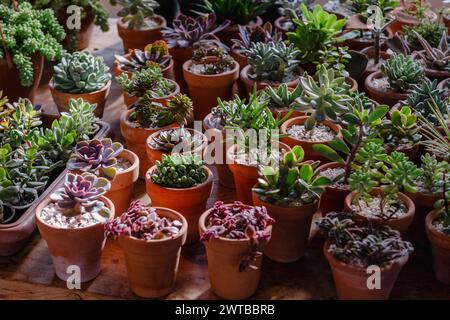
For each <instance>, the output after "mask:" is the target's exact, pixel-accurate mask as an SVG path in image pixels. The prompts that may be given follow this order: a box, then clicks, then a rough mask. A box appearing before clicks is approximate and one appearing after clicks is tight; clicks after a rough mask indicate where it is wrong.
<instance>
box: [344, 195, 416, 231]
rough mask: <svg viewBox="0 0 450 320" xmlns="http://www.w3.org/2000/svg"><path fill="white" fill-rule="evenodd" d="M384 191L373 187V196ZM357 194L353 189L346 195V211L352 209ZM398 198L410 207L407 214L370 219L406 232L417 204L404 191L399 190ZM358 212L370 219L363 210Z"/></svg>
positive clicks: (362, 216)
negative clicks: (386, 218) (398, 216)
mask: <svg viewBox="0 0 450 320" xmlns="http://www.w3.org/2000/svg"><path fill="white" fill-rule="evenodd" d="M382 193H383V191H382V189H381V188H378V187H375V188H373V191H372V192H371V193H370V194H371V195H373V196H376V195H380V194H382ZM355 196H356V191H353V192H351V193H349V194H348V195H347V197H345V200H344V203H345V210H346V211H352V203H353V199H354V198H355ZM398 199H399V200H400V201H401V202H403V204H404V205H405V206H406V208H407V209H408V211H407V212H406V214H404V215H403V216H401V217H400V218H397V219H390V220H383V219H381V218H378V217H371V218H370V220H371V221H372V222H373V223H375V224H379V225H385V226H389V227H391V228H392V229H395V230H398V231H399V232H400V233H401V234H404V233H405V232H406V231H407V230H408V228H409V226H410V225H411V223H412V222H413V219H414V214H415V211H416V206H415V205H414V202H413V201H412V200H411V199H410V198H409V197H408V196H407V195H405V194H404V193H401V192H399V193H398ZM356 214H357V215H358V216H359V217H361V218H363V219H366V220H367V219H368V218H367V216H366V215H364V214H362V213H361V212H356Z"/></svg>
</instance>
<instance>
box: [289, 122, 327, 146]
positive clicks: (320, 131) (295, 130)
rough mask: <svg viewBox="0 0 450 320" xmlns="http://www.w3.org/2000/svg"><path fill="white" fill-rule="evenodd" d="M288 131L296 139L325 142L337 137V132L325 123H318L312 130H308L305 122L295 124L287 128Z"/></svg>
mask: <svg viewBox="0 0 450 320" xmlns="http://www.w3.org/2000/svg"><path fill="white" fill-rule="evenodd" d="M287 133H288V134H289V135H290V136H291V137H294V138H296V139H299V140H303V141H311V142H325V141H330V140H333V139H334V137H336V133H335V132H334V131H333V130H331V129H330V128H329V127H327V126H325V125H323V124H318V125H317V126H315V127H314V128H313V129H311V130H306V128H305V126H304V125H303V124H300V125H298V124H294V125H293V126H291V127H290V128H288V129H287Z"/></svg>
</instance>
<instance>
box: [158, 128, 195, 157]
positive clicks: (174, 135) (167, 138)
mask: <svg viewBox="0 0 450 320" xmlns="http://www.w3.org/2000/svg"><path fill="white" fill-rule="evenodd" d="M151 143H152V146H153V147H154V148H155V149H157V150H161V151H166V152H169V151H172V150H173V148H174V147H175V146H177V148H178V150H180V151H181V150H183V151H193V150H195V149H196V148H197V147H199V146H201V144H202V143H203V137H202V136H201V135H199V134H191V132H190V131H189V130H186V129H184V128H174V129H169V130H164V131H161V132H160V133H159V134H158V135H157V136H156V137H153V138H152V142H151Z"/></svg>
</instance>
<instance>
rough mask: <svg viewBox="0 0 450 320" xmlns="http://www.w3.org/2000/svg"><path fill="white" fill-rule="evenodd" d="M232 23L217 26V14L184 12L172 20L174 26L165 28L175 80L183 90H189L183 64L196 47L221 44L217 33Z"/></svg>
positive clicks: (226, 22) (163, 33) (225, 22)
mask: <svg viewBox="0 0 450 320" xmlns="http://www.w3.org/2000/svg"><path fill="white" fill-rule="evenodd" d="M229 24H230V22H229V21H224V22H223V23H221V24H220V25H219V26H216V15H215V14H208V15H206V16H200V17H197V18H191V17H189V16H186V15H184V14H180V15H178V17H177V18H176V19H174V20H173V22H172V28H168V27H167V28H163V29H162V31H161V32H162V35H163V38H164V40H165V41H167V43H168V45H169V52H170V54H171V55H172V58H173V68H174V72H175V81H176V82H177V83H178V84H179V85H180V87H181V91H182V92H183V93H184V92H186V91H187V87H186V83H185V81H184V77H183V64H184V63H185V62H186V61H188V60H189V59H191V58H192V54H193V52H194V49H196V48H198V47H201V46H205V45H207V44H210V43H213V44H216V45H217V46H220V45H221V42H220V40H219V38H218V37H217V35H216V34H217V33H218V32H219V31H221V30H223V29H225V28H226V27H227V26H228V25H229Z"/></svg>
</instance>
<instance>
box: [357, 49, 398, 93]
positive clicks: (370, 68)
mask: <svg viewBox="0 0 450 320" xmlns="http://www.w3.org/2000/svg"><path fill="white" fill-rule="evenodd" d="M361 53H364V54H365V55H366V56H367V58H369V59H373V58H375V49H374V48H373V47H368V48H366V49H364V50H362V51H361ZM390 57H391V54H389V53H387V52H385V51H380V58H381V59H380V60H384V61H386V60H388V59H389V58H390ZM376 71H380V68H379V67H376V66H374V65H372V66H368V67H367V68H366V70H365V71H364V72H363V74H362V76H361V79H359V80H358V87H359V88H360V89H361V90H363V91H365V92H366V93H368V91H367V90H366V87H365V85H364V82H365V80H366V78H367V77H368V76H369V75H370V74H371V73H374V72H376Z"/></svg>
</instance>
